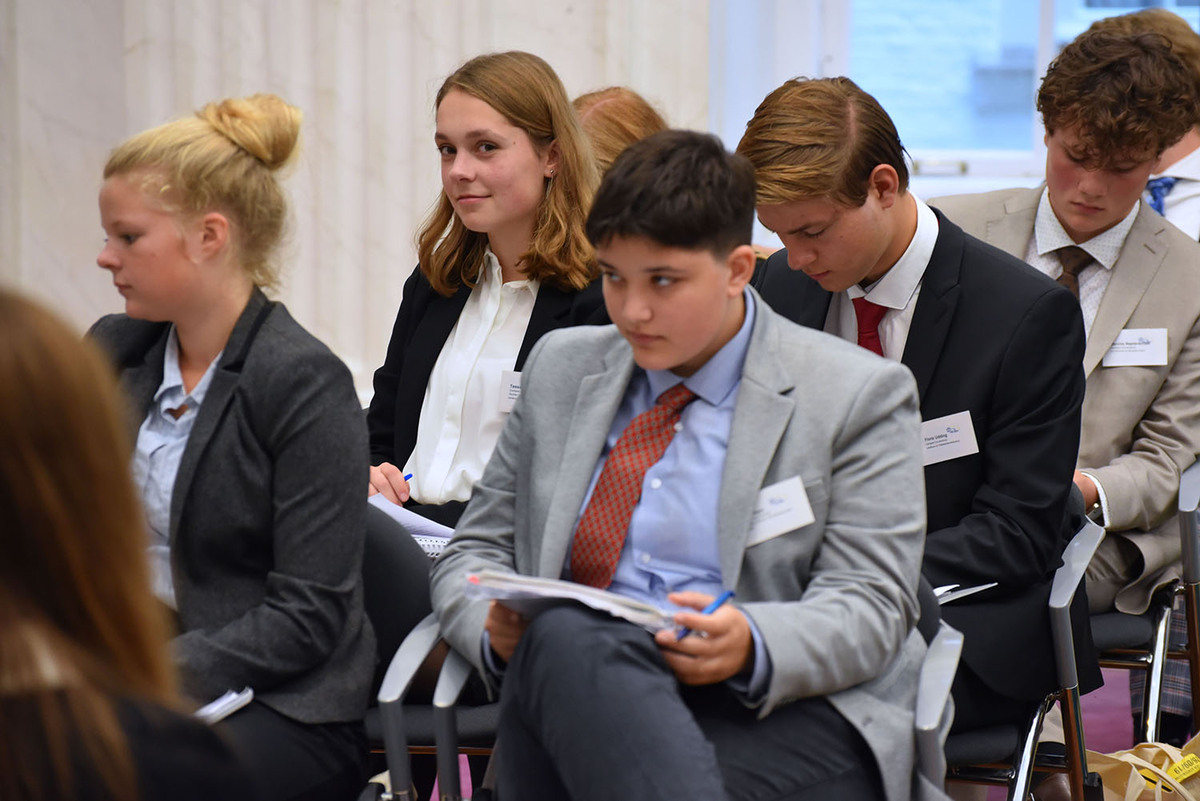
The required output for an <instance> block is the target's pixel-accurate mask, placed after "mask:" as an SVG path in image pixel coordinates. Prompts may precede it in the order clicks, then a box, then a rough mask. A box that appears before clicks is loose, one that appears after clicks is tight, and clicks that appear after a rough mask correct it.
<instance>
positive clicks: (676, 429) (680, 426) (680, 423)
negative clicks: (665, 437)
mask: <svg viewBox="0 0 1200 801" xmlns="http://www.w3.org/2000/svg"><path fill="white" fill-rule="evenodd" d="M682 430H683V423H682V422H679V423H676V424H675V433H679V432H680V431H682Z"/></svg>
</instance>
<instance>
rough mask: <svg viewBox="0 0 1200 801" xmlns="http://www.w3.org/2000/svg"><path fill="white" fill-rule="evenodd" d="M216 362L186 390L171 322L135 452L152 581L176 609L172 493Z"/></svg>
mask: <svg viewBox="0 0 1200 801" xmlns="http://www.w3.org/2000/svg"><path fill="white" fill-rule="evenodd" d="M223 352H224V351H222V353H223ZM220 360H221V354H220V353H218V354H217V355H216V357H215V358H214V359H213V360H212V363H210V364H209V365H208V369H207V370H205V371H204V375H203V376H202V377H201V379H200V380H199V381H198V382H196V386H195V387H193V388H192V391H191V392H190V393H186V392H184V391H183V375H182V374H181V373H180V371H179V338H178V337H177V336H176V334H175V326H171V331H170V333H169V334H168V335H167V348H166V353H165V354H164V355H163V380H162V384H160V385H159V387H158V391H157V392H155V393H154V401H153V403H151V405H150V410H149V411H148V412H147V413H146V419H145V420H143V421H142V426H141V428H139V429H138V436H137V446H136V448H135V449H134V452H133V478H134V481H135V482H136V486H137V488H138V490H139V491H140V493H141V497H142V506H143V507H144V509H145V512H146V526H147V528H148V529H149V533H150V546H149V552H150V580H151V584H152V588H153V590H154V594H155V595H157V596H158V597H159V598H160V599H161V600H162V602H163V603H165V604H167V605H168V606H170V607H171V608H172V609H176V608H177V607H176V605H175V582H174V580H173V579H172V577H171V541H170V538H171V495H172V493H173V491H174V489H175V476H176V475H177V474H178V473H179V462H180V460H182V459H183V451H184V448H186V447H187V441H188V437H189V436H190V435H191V433H192V426H193V425H194V424H195V422H196V415H197V414H199V413H200V405H201V404H202V403H203V402H204V396H205V394H207V392H208V387H209V385H210V384H211V383H212V378H213V373H214V371H215V369H216V365H217V363H218V362H219V361H220ZM184 405H186V406H187V409H186V410H185V411H184V413H183V414H181V415H180V416H179V419H176V418H175V416H174V415H172V414H171V410H174V409H178V408H179V407H181V406H184Z"/></svg>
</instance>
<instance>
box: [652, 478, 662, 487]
mask: <svg viewBox="0 0 1200 801" xmlns="http://www.w3.org/2000/svg"><path fill="white" fill-rule="evenodd" d="M661 486H662V479H661V478H652V479H650V489H658V488H659V487H661Z"/></svg>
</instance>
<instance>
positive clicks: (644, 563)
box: [642, 553, 650, 565]
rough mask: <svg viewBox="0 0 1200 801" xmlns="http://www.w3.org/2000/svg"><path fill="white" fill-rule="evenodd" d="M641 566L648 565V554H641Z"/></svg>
mask: <svg viewBox="0 0 1200 801" xmlns="http://www.w3.org/2000/svg"><path fill="white" fill-rule="evenodd" d="M642 564H643V565H648V564H650V554H648V553H644V554H642Z"/></svg>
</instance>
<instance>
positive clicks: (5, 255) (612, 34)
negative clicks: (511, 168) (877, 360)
mask: <svg viewBox="0 0 1200 801" xmlns="http://www.w3.org/2000/svg"><path fill="white" fill-rule="evenodd" d="M708 15H709V9H708V5H707V4H706V3H701V2H695V0H653V1H652V2H646V1H643V0H494V1H493V2H488V0H0V26H2V28H0V281H4V282H5V283H8V284H16V285H17V286H18V287H20V288H22V289H23V290H25V291H27V292H29V293H31V294H33V295H35V296H37V297H39V298H41V299H43V300H45V301H47V302H49V303H51V304H52V305H53V306H55V307H56V308H58V309H59V310H60V312H61V313H62V314H64V315H65V316H66V317H68V318H69V319H71V320H72V321H74V322H75V323H76V324H77V325H79V326H80V327H81V328H82V327H85V326H86V325H88V324H90V322H92V321H93V320H94V319H95V318H96V317H98V316H99V315H101V314H103V313H106V312H110V311H115V310H119V309H120V308H121V302H120V298H119V297H118V296H117V295H116V293H115V292H114V291H113V290H112V288H111V286H110V280H109V277H108V274H107V273H105V272H103V271H101V270H100V269H98V268H97V267H96V266H95V256H96V252H97V251H98V250H99V248H100V244H101V239H102V232H101V230H100V224H99V216H98V212H97V210H96V193H97V191H98V189H99V186H100V171H101V168H102V166H103V164H104V160H105V158H106V155H107V153H108V151H109V149H110V148H111V147H112V146H113V145H115V144H116V143H117V142H119V141H121V140H122V139H124V138H125V137H127V136H129V135H131V134H133V133H136V132H137V131H140V130H142V129H144V128H147V127H150V126H153V125H157V124H159V123H162V122H165V121H167V120H169V119H171V118H173V117H177V116H180V115H184V114H188V113H191V112H192V111H193V110H195V109H196V108H198V107H200V106H201V105H203V104H204V103H206V102H208V101H210V100H214V99H219V98H222V97H227V96H237V95H243V94H251V93H254V92H263V91H266V92H275V93H278V94H280V95H281V96H283V97H285V98H286V99H288V100H289V101H290V102H292V103H294V104H296V105H298V106H299V107H300V108H302V109H303V111H304V114H305V125H304V141H303V146H302V151H301V156H300V158H299V160H298V163H297V165H296V168H295V170H294V172H293V173H292V174H291V176H290V177H289V178H288V179H287V186H288V189H289V190H290V192H291V196H292V198H293V218H294V219H293V225H292V235H291V237H290V240H289V242H288V245H287V246H286V248H285V251H284V254H283V261H284V265H285V268H284V286H283V289H282V290H281V292H280V293H279V294H280V299H281V300H283V301H285V302H286V303H287V304H288V306H289V308H290V309H291V310H292V313H293V314H294V315H295V316H296V317H297V319H299V320H300V321H301V323H303V324H304V325H305V326H306V327H308V328H309V330H311V331H312V332H313V333H315V334H316V335H317V336H319V337H320V338H321V339H322V340H324V341H325V342H326V343H328V344H329V345H330V347H331V348H333V350H334V351H335V352H337V353H338V355H340V356H341V357H342V358H343V359H344V360H345V361H346V363H347V364H348V365H349V366H350V369H351V370H352V372H353V373H354V377H355V381H356V382H357V385H358V387H359V390H360V393H361V394H362V395H363V397H364V398H366V397H369V393H370V378H371V373H372V371H373V370H374V369H375V367H376V366H378V365H379V364H380V363H381V362H382V360H383V354H384V349H385V347H386V344H387V340H388V336H389V334H390V332H391V325H392V322H393V320H394V317H395V313H396V309H397V307H398V306H399V303H400V290H401V286H402V284H403V282H404V279H405V278H406V277H407V276H408V274H409V272H410V271H411V269H412V267H413V265H414V264H415V256H414V249H413V244H412V243H413V237H414V232H415V230H416V228H417V226H418V225H419V224H420V220H421V219H422V217H423V216H424V214H425V213H426V211H427V210H428V209H429V207H430V206H431V204H432V202H433V201H434V199H435V198H436V196H437V192H438V191H439V181H438V161H437V158H436V155H435V152H434V148H433V144H432V130H433V110H432V98H433V95H434V93H435V92H436V90H437V87H438V86H439V85H440V83H441V81H442V79H443V78H444V77H445V76H446V75H447V74H448V73H449V72H450V71H452V70H453V69H454V68H455V67H456V66H457V65H458V64H460V63H462V62H463V61H465V60H466V59H468V58H470V57H472V56H474V55H477V54H479V53H484V52H490V51H495V50H508V49H521V50H528V51H531V52H534V53H537V54H538V55H540V56H542V57H543V58H545V59H546V60H547V61H548V62H549V63H550V64H551V65H552V66H554V68H555V69H556V70H557V71H558V73H559V76H560V77H561V78H562V79H563V82H564V83H565V84H566V87H567V91H568V92H569V93H570V94H571V95H572V96H573V95H575V94H578V93H581V92H584V91H588V90H591V89H596V88H599V87H602V86H607V85H612V84H623V85H627V86H630V87H632V88H634V89H636V90H637V91H639V92H641V93H642V94H644V95H645V96H646V97H647V98H649V99H650V100H651V101H652V102H654V103H655V104H656V105H657V106H658V107H659V108H660V109H661V110H662V111H663V112H664V113H665V115H666V117H667V119H668V120H669V121H670V122H671V123H672V124H673V125H675V126H678V127H687V128H700V129H704V128H707V127H709V125H710V113H709V108H708V100H707V98H708V82H709V70H710V63H709V16H708ZM728 144H735V143H728Z"/></svg>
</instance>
